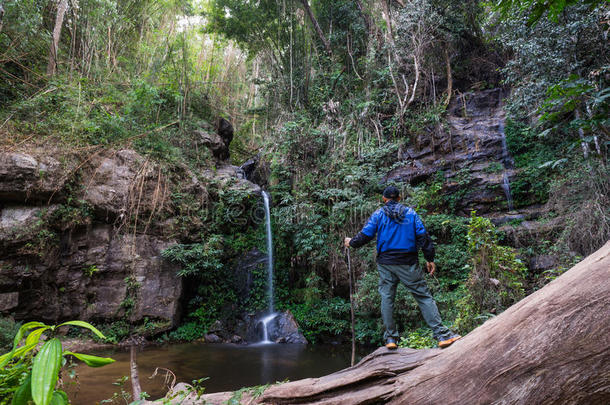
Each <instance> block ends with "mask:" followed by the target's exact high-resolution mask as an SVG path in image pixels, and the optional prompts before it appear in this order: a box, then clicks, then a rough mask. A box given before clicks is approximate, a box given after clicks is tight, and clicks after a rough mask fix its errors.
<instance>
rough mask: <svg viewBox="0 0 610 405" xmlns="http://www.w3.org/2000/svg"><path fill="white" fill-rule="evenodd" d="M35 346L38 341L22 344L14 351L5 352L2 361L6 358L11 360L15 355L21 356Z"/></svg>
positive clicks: (0, 360) (0, 359)
mask: <svg viewBox="0 0 610 405" xmlns="http://www.w3.org/2000/svg"><path fill="white" fill-rule="evenodd" d="M35 347H36V343H32V344H31V345H27V346H21V347H20V348H18V349H17V350H15V351H14V352H8V353H6V354H3V355H2V356H0V363H1V362H3V361H4V360H6V359H9V360H10V359H11V358H14V357H21V356H23V355H24V354H26V353H27V352H29V351H30V350H32V349H33V348H35Z"/></svg>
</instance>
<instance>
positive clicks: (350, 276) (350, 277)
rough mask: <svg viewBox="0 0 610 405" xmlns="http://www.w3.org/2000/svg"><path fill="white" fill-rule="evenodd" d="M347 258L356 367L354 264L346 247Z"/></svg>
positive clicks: (353, 359) (353, 353)
mask: <svg viewBox="0 0 610 405" xmlns="http://www.w3.org/2000/svg"><path fill="white" fill-rule="evenodd" d="M345 258H346V261H347V275H348V277H349V306H350V310H351V314H352V362H351V365H352V366H353V365H354V361H355V359H356V333H355V331H354V330H355V328H354V323H355V319H354V294H353V290H354V287H353V281H352V280H353V275H352V262H351V258H350V256H349V248H348V247H346V248H345Z"/></svg>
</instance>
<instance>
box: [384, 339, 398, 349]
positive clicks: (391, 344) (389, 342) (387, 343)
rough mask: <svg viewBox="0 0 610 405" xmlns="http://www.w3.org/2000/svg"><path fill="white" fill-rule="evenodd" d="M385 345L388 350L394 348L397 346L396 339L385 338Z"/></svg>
mask: <svg viewBox="0 0 610 405" xmlns="http://www.w3.org/2000/svg"><path fill="white" fill-rule="evenodd" d="M385 347H387V348H388V349H390V350H396V349H397V348H398V345H397V344H396V339H394V338H393V337H389V338H387V339H386V341H385Z"/></svg>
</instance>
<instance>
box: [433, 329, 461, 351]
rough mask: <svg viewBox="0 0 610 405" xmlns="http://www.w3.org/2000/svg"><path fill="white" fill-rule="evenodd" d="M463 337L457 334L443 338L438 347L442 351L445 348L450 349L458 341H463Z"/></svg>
mask: <svg viewBox="0 0 610 405" xmlns="http://www.w3.org/2000/svg"><path fill="white" fill-rule="evenodd" d="M461 338H462V337H461V336H460V335H457V334H455V333H454V334H452V335H451V336H450V337H448V338H442V339H439V340H438V347H440V348H441V349H444V348H445V347H449V346H451V345H452V344H453V342H455V341H456V340H458V339H461Z"/></svg>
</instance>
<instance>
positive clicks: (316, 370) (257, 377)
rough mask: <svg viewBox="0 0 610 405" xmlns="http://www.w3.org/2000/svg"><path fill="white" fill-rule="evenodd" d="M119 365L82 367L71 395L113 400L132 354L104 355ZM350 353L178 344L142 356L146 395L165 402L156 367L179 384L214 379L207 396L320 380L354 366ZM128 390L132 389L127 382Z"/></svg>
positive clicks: (81, 403) (84, 402) (83, 403)
mask: <svg viewBox="0 0 610 405" xmlns="http://www.w3.org/2000/svg"><path fill="white" fill-rule="evenodd" d="M94 354H98V355H104V356H110V357H112V358H114V359H115V360H116V362H115V363H113V364H110V365H108V366H105V367H102V368H97V369H91V368H88V367H86V366H78V368H77V373H78V375H79V382H80V384H79V386H78V387H77V386H75V385H72V386H71V387H69V388H68V392H69V395H70V398H71V400H72V403H73V404H74V405H91V404H95V403H96V402H98V401H100V400H102V399H106V398H110V397H112V394H113V393H114V392H117V391H119V390H120V388H118V387H116V386H114V385H112V383H113V382H114V381H116V380H117V379H118V378H121V377H122V376H127V375H129V353H128V352H124V351H120V352H109V351H105V352H101V353H100V352H98V353H94ZM349 363H350V352H349V348H346V347H336V346H313V345H288V344H282V345H279V344H258V345H249V346H239V345H223V344H213V345H212V344H207V345H206V344H197V343H189V344H178V345H171V346H166V347H149V348H144V349H142V350H140V351H138V370H139V374H140V383H141V385H142V390H143V391H145V392H147V393H148V394H150V395H151V398H152V399H154V398H159V397H161V396H163V395H164V394H165V391H166V389H165V388H164V387H163V378H162V377H161V376H158V377H156V378H154V379H149V378H148V377H149V376H151V375H152V374H153V372H154V370H155V368H156V367H163V368H167V369H170V370H172V371H173V372H174V373H175V374H176V377H177V380H178V381H182V382H191V381H192V380H194V379H199V378H202V377H210V379H209V380H207V381H205V382H204V386H205V387H206V392H208V393H209V392H219V391H229V390H235V389H238V388H241V387H247V386H254V385H262V384H267V383H273V382H276V381H283V380H285V379H289V380H291V381H294V380H298V379H301V378H307V377H318V376H321V375H325V374H329V373H332V372H335V371H337V370H340V369H342V368H345V367H348V366H349ZM125 390H126V391H130V390H131V386H130V385H129V382H127V384H126V387H125Z"/></svg>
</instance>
